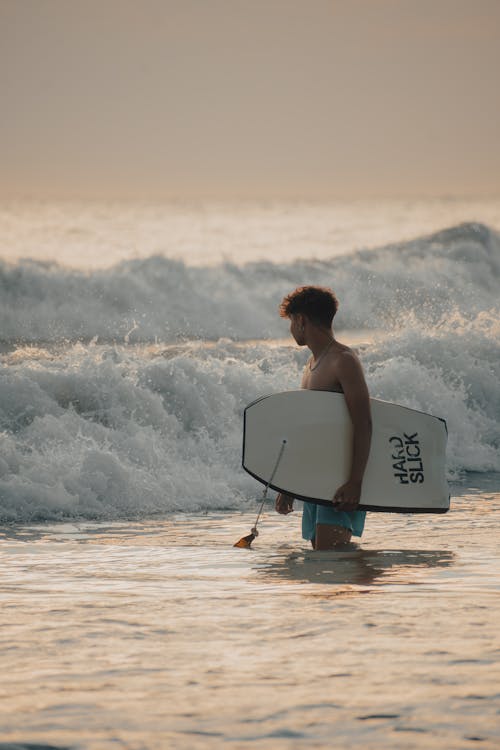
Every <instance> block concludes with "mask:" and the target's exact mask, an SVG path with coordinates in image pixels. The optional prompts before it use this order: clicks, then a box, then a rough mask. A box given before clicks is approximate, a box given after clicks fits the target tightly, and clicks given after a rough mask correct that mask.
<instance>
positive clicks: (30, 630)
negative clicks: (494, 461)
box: [0, 475, 500, 750]
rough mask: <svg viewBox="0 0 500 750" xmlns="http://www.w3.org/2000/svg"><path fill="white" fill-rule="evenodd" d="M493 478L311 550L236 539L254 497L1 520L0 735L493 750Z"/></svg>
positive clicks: (497, 655)
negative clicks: (138, 512) (236, 504)
mask: <svg viewBox="0 0 500 750" xmlns="http://www.w3.org/2000/svg"><path fill="white" fill-rule="evenodd" d="M499 484H500V482H499V477H498V475H496V476H495V475H491V476H490V477H489V479H488V478H486V479H485V478H484V477H483V478H482V479H481V486H480V487H476V488H474V487H472V486H469V487H468V488H465V487H462V488H457V487H455V488H453V495H454V496H455V497H454V499H453V506H452V511H451V512H450V513H449V514H447V515H445V516H403V515H392V514H391V515H389V514H371V515H369V516H368V519H367V526H366V532H365V535H364V537H363V540H362V543H361V544H360V545H351V546H350V547H349V548H346V549H343V550H339V551H335V552H325V553H314V552H312V551H311V550H310V549H308V548H307V547H306V543H305V542H303V540H301V538H300V528H299V516H300V514H299V513H295V514H294V515H293V516H292V517H287V518H284V517H280V516H277V515H275V514H273V513H271V512H269V513H266V515H265V517H264V519H263V521H262V524H261V533H260V536H259V537H258V539H257V540H256V542H254V548H253V549H252V550H239V549H234V548H233V547H232V544H233V543H234V542H235V541H237V539H238V538H239V537H240V536H242V535H244V534H246V533H248V532H249V530H250V527H251V526H252V525H253V521H254V518H255V514H254V510H253V508H252V511H251V512H248V513H245V514H242V513H235V512H230V511H228V512H225V513H208V514H203V515H202V514H200V515H193V514H191V515H177V516H169V517H167V518H162V519H157V520H154V521H152V520H149V521H141V522H128V523H124V522H120V523H115V524H103V523H89V522H82V523H79V524H75V523H71V524H58V525H51V526H39V527H22V528H20V527H17V528H14V527H10V528H3V529H1V530H0V555H1V564H2V571H3V574H2V579H1V582H0V602H1V610H0V611H1V629H0V654H1V656H0V668H1V674H2V678H1V681H0V729H1V742H0V747H2V746H3V747H5V746H6V745H8V744H9V743H14V742H19V743H21V742H22V743H38V744H44V743H45V744H52V745H55V746H58V747H61V748H63V747H64V748H68V747H75V748H86V749H88V750H107V748H131V749H133V750H139V749H141V750H146V749H147V750H160V749H161V750H163V749H164V748H190V749H193V750H197V749H198V748H200V749H201V748H216V747H217V748H219V747H228V748H248V747H258V748H262V749H266V750H267V748H269V750H271V748H272V750H280V749H282V748H326V747H335V748H345V747H354V748H357V747H359V748H361V747H364V748H366V747H367V748H380V749H381V750H382V749H384V750H385V749H386V748H397V749H398V750H399V749H401V748H408V749H413V748H415V749H419V748H426V749H427V748H446V749H447V750H452V749H454V748H457V749H458V748H469V747H470V748H472V747H481V748H497V747H499V746H500V668H499V666H500V635H499V629H498V622H499V615H500V598H499V593H500V565H499V563H500V552H499V548H498V541H497V529H498V522H499V520H500V493H499V491H498V487H499ZM469 485H471V482H470V478H469Z"/></svg>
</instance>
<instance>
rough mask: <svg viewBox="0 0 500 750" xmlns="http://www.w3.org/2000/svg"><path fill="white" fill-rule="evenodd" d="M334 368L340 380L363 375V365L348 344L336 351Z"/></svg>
mask: <svg viewBox="0 0 500 750" xmlns="http://www.w3.org/2000/svg"><path fill="white" fill-rule="evenodd" d="M334 369H335V373H336V375H337V377H338V378H339V380H340V381H341V382H342V381H344V380H345V379H352V378H359V377H361V378H363V377H364V375H363V367H362V365H361V362H360V359H359V357H358V354H357V352H356V351H355V350H354V349H351V348H350V347H349V346H343V348H342V350H341V351H339V352H338V354H337V356H336V358H335V362H334Z"/></svg>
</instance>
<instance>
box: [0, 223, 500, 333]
mask: <svg viewBox="0 0 500 750" xmlns="http://www.w3.org/2000/svg"><path fill="white" fill-rule="evenodd" d="M0 274H1V280H2V296H1V299H0V314H1V316H2V330H1V339H2V340H3V341H4V342H7V343H8V344H9V345H11V344H12V343H13V342H18V341H23V342H24V343H26V342H32V343H37V344H41V343H43V342H60V341H67V342H74V341H77V340H83V341H90V340H92V339H94V338H95V337H97V338H98V340H99V341H100V342H110V341H120V342H123V341H125V340H126V341H128V342H130V343H134V342H140V341H142V342H152V341H156V340H160V341H173V340H177V339H178V338H182V337H187V338H191V337H201V338H207V339H212V340H218V339H219V338H220V337H230V338H233V339H240V340H243V339H254V338H263V337H272V338H279V337H281V336H283V333H284V330H285V328H284V324H283V322H282V321H281V320H280V319H279V317H278V315H277V308H278V305H279V302H280V301H281V298H282V297H283V295H284V294H285V293H287V292H288V291H290V290H291V289H293V288H294V287H295V286H297V285H300V284H307V283H311V284H321V285H327V286H332V287H333V288H334V289H335V291H336V292H337V294H338V296H339V298H340V300H341V307H340V311H339V315H338V325H339V326H341V327H347V328H355V327H371V328H379V327H388V326H390V327H399V326H400V325H401V322H402V319H404V316H405V314H406V312H407V311H409V310H410V311H414V312H415V314H416V315H417V316H418V317H419V319H420V320H421V321H422V322H425V323H426V324H428V325H432V324H434V323H435V322H436V321H437V320H439V319H440V318H441V316H442V315H443V314H444V313H445V312H447V311H448V310H450V309H454V308H455V307H456V306H458V307H459V308H460V310H461V312H462V313H463V314H469V315H473V316H474V315H476V314H477V313H478V312H480V311H481V310H484V309H488V308H490V307H492V306H494V305H497V304H498V288H499V284H500V238H499V235H498V234H497V233H495V232H494V231H492V230H489V229H488V228H487V227H484V226H482V225H479V224H464V225H461V226H458V227H454V228H452V229H450V230H447V231H444V232H439V233H437V234H434V235H431V236H430V237H424V238H420V239H419V240H415V241H413V242H409V243H403V244H401V245H391V246H387V247H383V248H381V249H378V250H370V251H365V252H359V253H355V254H353V255H349V256H343V257H336V258H333V259H331V260H327V261H325V260H323V261H311V260H304V261H295V262H293V263H288V264H285V263H271V262H260V263H251V264H249V265H246V266H237V265H234V264H228V263H225V264H221V265H218V266H211V267H207V268H201V267H196V268H195V267H189V266H186V265H184V264H183V263H181V262H178V261H174V260H171V259H167V258H164V257H150V258H148V259H145V260H134V261H127V262H123V263H120V264H118V265H116V266H114V267H113V268H110V269H107V270H99V271H95V272H93V273H90V272H83V271H76V270H71V269H68V268H64V267H62V266H58V265H55V264H50V263H41V262H34V261H22V262H19V263H17V264H16V265H10V264H6V263H0Z"/></svg>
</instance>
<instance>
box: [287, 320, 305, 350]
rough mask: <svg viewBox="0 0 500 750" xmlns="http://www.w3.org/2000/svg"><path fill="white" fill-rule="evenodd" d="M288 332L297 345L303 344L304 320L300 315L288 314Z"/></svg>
mask: <svg viewBox="0 0 500 750" xmlns="http://www.w3.org/2000/svg"><path fill="white" fill-rule="evenodd" d="M290 333H291V334H292V336H293V338H294V339H295V341H296V342H297V344H298V345H299V346H305V343H306V341H305V338H304V321H303V319H302V315H298V314H294V315H290Z"/></svg>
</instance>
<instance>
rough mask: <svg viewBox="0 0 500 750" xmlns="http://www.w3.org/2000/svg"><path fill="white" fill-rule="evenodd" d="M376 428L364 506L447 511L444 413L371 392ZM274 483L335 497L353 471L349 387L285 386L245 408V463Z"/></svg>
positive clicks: (305, 495) (311, 495) (310, 497)
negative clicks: (439, 414) (340, 390)
mask: <svg viewBox="0 0 500 750" xmlns="http://www.w3.org/2000/svg"><path fill="white" fill-rule="evenodd" d="M370 403H371V410H372V419H373V435H372V442H371V448H370V457H369V459H368V464H367V467H366V471H365V476H364V479H363V489H362V494H361V502H360V506H359V507H360V509H362V510H370V511H385V512H393V513H446V511H448V510H449V507H450V495H449V491H448V485H447V482H446V479H445V458H446V441H447V435H448V433H447V429H446V422H445V421H444V419H441V418H440V417H433V416H432V415H430V414H424V413H423V412H420V411H416V410H414V409H409V408H407V407H405V406H399V405H398V404H391V403H389V402H387V401H379V400H378V399H370ZM282 449H283V454H282V456H281V460H280V461H279V464H278V466H277V468H276V471H275V474H274V477H273V478H272V482H271V483H270V485H269V486H270V487H271V488H272V489H274V490H277V491H278V492H286V493H288V494H290V495H293V496H294V497H297V498H299V499H300V500H305V501H307V502H315V503H319V504H323V505H325V504H328V505H329V504H330V503H331V500H332V497H333V495H334V493H335V490H336V489H337V487H339V486H340V485H341V484H343V483H344V482H345V481H347V479H348V474H349V470H350V465H351V455H352V423H351V419H350V417H349V413H348V411H347V406H346V403H345V399H344V396H343V394H341V393H332V392H330V391H311V390H298V391H285V392H284V393H275V394H273V395H270V396H264V397H262V398H260V399H257V401H254V402H253V403H251V404H249V405H248V406H247V407H246V409H245V416H244V431H243V468H244V469H245V470H246V471H247V472H248V473H249V474H251V475H252V476H253V477H255V479H258V480H259V481H260V482H262V483H264V484H267V483H268V482H269V480H270V479H271V476H272V474H273V470H274V469H275V467H276V463H277V460H278V458H279V455H280V451H281V450H282Z"/></svg>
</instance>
